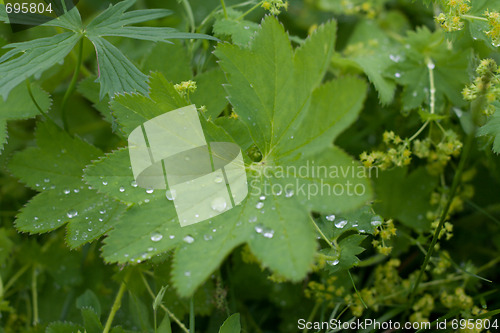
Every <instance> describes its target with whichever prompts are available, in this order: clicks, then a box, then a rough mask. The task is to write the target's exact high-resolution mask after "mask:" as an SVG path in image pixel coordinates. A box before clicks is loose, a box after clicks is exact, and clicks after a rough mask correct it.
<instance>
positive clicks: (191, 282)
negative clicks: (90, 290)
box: [84, 17, 371, 296]
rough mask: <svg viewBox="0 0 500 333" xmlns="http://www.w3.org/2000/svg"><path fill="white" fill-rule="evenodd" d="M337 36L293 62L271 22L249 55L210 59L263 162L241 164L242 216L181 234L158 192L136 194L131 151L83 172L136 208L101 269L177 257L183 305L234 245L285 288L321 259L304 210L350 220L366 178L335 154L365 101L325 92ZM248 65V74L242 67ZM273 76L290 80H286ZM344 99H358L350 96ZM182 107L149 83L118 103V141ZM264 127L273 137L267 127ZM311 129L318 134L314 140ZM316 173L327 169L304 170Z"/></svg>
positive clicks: (215, 137)
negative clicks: (218, 64)
mask: <svg viewBox="0 0 500 333" xmlns="http://www.w3.org/2000/svg"><path fill="white" fill-rule="evenodd" d="M263 36H266V38H267V37H269V36H273V38H272V41H271V42H266V41H265V40H264V39H263ZM334 37H335V24H334V23H328V24H327V25H325V26H324V27H320V28H319V29H318V30H317V32H316V33H315V34H313V35H312V36H311V37H310V39H309V40H308V41H307V42H306V43H305V45H304V46H303V47H302V48H300V49H298V50H297V51H295V52H294V51H293V50H292V47H291V45H290V41H289V40H288V38H287V35H286V33H285V32H284V30H283V28H282V27H281V26H280V24H279V23H278V21H277V20H276V19H275V18H272V17H268V18H266V19H265V20H264V22H263V24H262V28H261V29H260V30H259V32H258V33H257V35H256V37H255V40H254V44H252V45H251V46H250V49H240V48H238V47H236V46H230V45H225V44H222V45H220V46H219V51H217V54H218V55H219V56H220V57H221V59H222V62H223V66H222V67H223V69H224V70H225V71H226V75H227V76H228V78H229V83H230V84H231V87H230V89H229V91H230V93H231V102H232V103H233V106H234V107H235V111H236V113H237V114H238V116H239V119H241V122H242V123H244V125H245V126H247V127H248V128H249V130H250V133H251V135H252V137H253V140H254V142H255V143H256V144H258V145H259V147H261V150H262V151H263V152H265V153H267V154H266V155H265V157H264V160H263V161H262V162H259V163H251V162H247V177H248V181H249V192H250V193H249V196H248V197H247V198H246V200H245V201H244V202H243V203H242V204H241V205H240V206H236V207H235V208H233V209H231V210H229V211H227V212H224V213H223V214H221V215H218V216H216V217H215V218H212V219H210V220H209V221H204V222H201V223H197V224H194V225H190V226H186V227H183V228H181V227H180V224H179V221H178V218H177V216H176V213H175V209H174V207H173V203H172V202H171V201H169V200H167V199H166V198H165V190H154V191H151V190H146V189H142V188H139V187H137V185H136V184H135V183H134V177H133V175H132V171H131V169H130V160H129V156H128V152H127V150H118V151H116V152H114V153H112V154H109V155H107V156H105V157H103V158H101V159H100V160H99V161H97V162H95V163H94V164H93V165H92V166H89V167H88V168H87V169H86V171H85V176H84V179H85V180H86V181H87V183H88V184H89V185H91V186H92V187H93V188H95V189H97V190H98V191H99V192H101V193H104V194H106V195H108V196H111V197H114V198H117V199H119V200H121V201H123V202H126V203H128V204H129V205H132V206H133V207H132V208H131V209H130V210H129V211H127V213H126V214H124V215H123V217H122V218H121V220H120V223H118V224H117V225H116V226H115V227H114V229H113V230H112V231H111V232H109V237H108V238H107V239H106V240H105V243H106V244H105V246H104V248H103V255H104V258H105V259H106V260H107V261H111V262H119V263H125V262H138V261H143V260H145V259H148V258H150V257H152V256H153V255H156V254H158V253H161V252H164V251H167V250H170V249H175V248H176V252H175V257H174V265H173V271H172V279H173V281H174V285H175V286H176V287H177V289H178V291H179V293H180V294H181V295H183V296H186V295H190V294H192V293H193V292H194V290H195V289H196V288H197V287H198V286H199V285H200V284H201V283H202V282H203V281H204V280H205V279H206V278H207V277H208V276H209V275H210V274H211V272H212V271H213V270H215V269H216V268H217V267H218V266H219V265H220V263H221V262H222V260H223V259H224V258H225V257H226V256H227V255H228V254H229V253H230V252H231V251H232V250H233V249H234V248H235V247H236V246H238V245H240V244H243V243H247V244H248V245H249V247H250V249H251V250H252V252H253V253H254V254H255V255H256V257H257V258H258V259H259V260H260V262H261V263H262V264H263V266H265V267H269V268H270V269H271V270H273V271H276V272H278V273H279V274H281V275H283V276H285V277H287V278H288V279H290V280H293V281H298V280H300V279H302V278H303V277H304V276H305V275H306V274H307V272H308V270H309V269H310V265H311V263H312V262H313V259H314V252H315V250H316V241H315V232H314V228H313V227H312V222H311V218H310V211H319V212H331V210H334V211H336V212H346V211H348V210H350V209H354V208H357V207H359V206H361V205H363V204H364V203H365V202H367V201H368V200H369V199H370V197H371V189H370V184H369V182H368V181H367V179H366V177H364V176H361V177H360V176H359V174H358V173H356V172H354V173H353V172H352V171H353V170H358V168H360V169H359V170H364V169H363V168H362V167H361V166H360V165H359V164H357V163H355V162H354V160H353V159H352V158H351V157H349V156H348V155H347V154H346V153H344V152H342V151H341V150H340V149H339V148H336V147H333V146H332V141H333V140H334V138H335V137H336V136H337V135H338V134H339V133H340V132H341V131H342V130H344V129H345V128H346V127H348V126H349V125H350V124H351V123H352V122H353V121H354V120H355V119H356V117H357V115H358V113H359V111H360V109H361V107H362V102H363V100H364V96H365V92H366V85H365V84H364V83H363V82H362V81H360V80H358V79H354V78H349V77H347V78H342V79H336V80H333V81H331V82H328V83H326V84H324V85H321V82H322V80H323V76H324V75H325V72H326V68H327V65H328V57H329V56H330V54H331V52H332V50H333V43H334ZM249 52H251V55H250V54H249ZM270 55H272V56H271V57H270ZM250 56H251V59H252V61H251V63H252V66H248V64H246V65H244V66H243V65H242V66H243V67H241V66H238V65H237V64H239V63H240V61H243V60H245V59H246V60H245V61H247V60H248V59H247V58H248V57H250ZM255 59H258V60H259V61H261V62H262V63H260V62H256V61H255ZM264 60H265V61H264ZM228 63H230V64H232V65H231V66H229V65H227V64H228ZM291 63H293V64H294V65H293V66H295V69H294V70H292V71H290V68H287V67H286V64H291ZM259 66H264V67H266V68H263V69H260V70H259V71H258V73H259V75H260V76H262V77H263V78H262V79H258V75H257V72H256V73H254V71H255V69H256V68H257V67H259ZM292 68H294V67H292ZM242 71H243V72H242ZM247 71H249V72H251V73H248V72H247ZM290 72H291V73H292V74H290ZM252 75H254V76H253V77H254V79H255V81H251V82H252V87H250V85H249V83H248V82H247V81H245V78H246V77H250V76H252ZM275 75H277V77H275ZM279 75H285V76H286V77H287V78H288V80H285V81H282V80H281V79H280V78H279ZM290 75H293V76H295V78H296V79H297V80H298V82H296V80H292V79H291V77H290ZM268 76H269V77H268ZM235 78H237V79H235ZM278 81H279V82H278ZM248 88H251V89H250V91H249V90H248ZM350 90H354V92H353V93H349V91H350ZM249 92H251V95H252V96H256V97H255V98H261V101H260V102H258V103H260V105H261V106H263V107H258V108H254V106H249V105H247V104H244V103H243V101H248V102H249V103H253V101H250V100H248V98H249V97H248V95H247V94H248V93H249ZM261 93H262V96H261V95H260V94H261ZM204 98H209V97H208V96H207V97H200V101H199V103H203V104H205V103H206V102H205V101H204V100H203V99H204ZM186 103H187V102H186V100H184V99H183V98H182V97H180V95H179V94H178V93H177V91H175V89H173V86H172V84H171V83H170V82H168V81H167V80H165V79H164V78H163V77H162V76H161V75H160V74H154V75H153V76H152V77H151V79H150V93H149V98H148V97H145V96H142V95H139V94H131V95H124V96H117V97H116V98H115V100H114V101H113V102H112V109H113V111H114V116H115V117H116V119H117V122H118V123H119V125H120V127H121V130H122V131H123V132H124V134H126V135H128V134H129V133H130V132H131V131H132V130H134V129H135V128H136V127H138V126H140V125H141V124H143V123H144V122H145V121H147V120H149V119H152V118H154V117H156V116H158V115H161V114H163V113H165V112H168V111H170V110H173V109H176V108H179V107H182V106H185V105H186ZM294 114H295V116H294ZM248 117H250V118H253V119H252V121H255V122H259V125H260V128H259V129H256V126H253V125H252V124H253V123H249V121H248ZM287 117H288V118H287ZM294 117H295V118H296V120H293V118H294ZM316 118H321V119H323V122H320V119H316ZM220 119H224V118H220ZM266 119H267V121H270V124H271V125H272V126H269V124H266V122H265V120H266ZM286 119H288V120H289V121H286ZM299 119H300V121H301V122H300V121H299ZM200 121H201V123H202V126H203V129H204V131H205V135H206V138H207V141H209V142H210V141H232V139H231V138H230V137H229V136H228V135H227V133H226V132H225V131H224V129H222V128H220V127H219V126H217V125H216V124H214V123H213V122H211V121H209V120H208V121H207V120H206V119H205V118H204V117H203V116H202V115H200ZM217 124H218V125H221V126H225V125H228V124H229V126H230V125H231V124H232V123H231V122H224V121H222V122H217ZM290 124H292V125H291V126H290V128H289V129H287V127H289V125H290ZM300 124H301V125H300ZM318 126H319V129H320V130H319V131H316V132H314V131H312V128H314V127H318ZM273 128H274V130H273ZM273 131H274V132H275V133H280V134H281V135H284V134H285V135H286V136H287V137H286V139H285V138H284V137H282V138H279V137H278V136H277V135H272V132H273ZM245 133H246V132H244V131H242V132H241V133H239V134H240V135H241V137H240V138H238V142H247V141H248V140H249V138H246V139H245V138H244V136H245V135H246V134H245ZM288 136H293V137H295V139H293V138H290V137H288ZM166 144H168V143H166ZM315 166H323V167H324V168H327V169H328V168H330V169H328V172H324V171H320V172H317V171H311V169H314V168H315ZM332 166H335V167H336V168H332ZM304 168H305V169H307V168H309V171H308V172H309V174H304V173H303V172H302V171H300V170H302V169H304ZM321 170H324V169H321ZM341 170H343V172H342V171H341ZM319 186H322V187H321V191H319V189H320V187H319ZM349 186H351V191H352V190H353V188H354V187H356V186H357V187H356V188H357V189H358V190H359V191H358V193H357V194H353V193H351V194H348V193H347V191H348V189H347V187H349ZM326 188H328V190H326ZM278 189H281V190H278ZM314 189H318V191H316V192H315V191H314ZM341 189H343V190H344V191H343V192H341V191H340V190H341ZM361 190H362V191H361Z"/></svg>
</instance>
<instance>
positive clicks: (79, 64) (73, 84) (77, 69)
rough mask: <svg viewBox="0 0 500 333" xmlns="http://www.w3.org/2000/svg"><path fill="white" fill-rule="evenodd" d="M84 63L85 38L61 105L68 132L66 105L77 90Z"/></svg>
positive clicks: (80, 46) (81, 39)
mask: <svg viewBox="0 0 500 333" xmlns="http://www.w3.org/2000/svg"><path fill="white" fill-rule="evenodd" d="M82 62H83V38H80V43H79V44H78V58H77V60H76V67H75V71H74V73H73V78H72V79H71V82H70V84H69V87H68V90H66V93H65V94H64V97H63V100H62V104H61V112H62V120H63V125H64V129H65V130H66V131H67V130H68V119H67V113H66V104H67V103H68V100H69V98H70V97H71V94H73V91H74V90H75V87H76V82H77V81H78V76H79V75H80V69H81V67H82Z"/></svg>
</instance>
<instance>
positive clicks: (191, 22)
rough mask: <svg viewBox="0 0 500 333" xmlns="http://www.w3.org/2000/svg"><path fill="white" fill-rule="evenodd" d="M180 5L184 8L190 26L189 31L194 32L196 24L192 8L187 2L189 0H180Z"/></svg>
mask: <svg viewBox="0 0 500 333" xmlns="http://www.w3.org/2000/svg"><path fill="white" fill-rule="evenodd" d="M182 5H183V6H184V10H185V11H186V14H187V16H188V21H189V25H190V26H191V32H195V30H196V24H195V22H194V15H193V10H192V9H191V5H190V4H189V0H182Z"/></svg>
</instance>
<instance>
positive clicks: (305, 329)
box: [302, 302, 321, 333]
mask: <svg viewBox="0 0 500 333" xmlns="http://www.w3.org/2000/svg"><path fill="white" fill-rule="evenodd" d="M320 306H321V303H319V302H316V303H315V304H314V307H313V309H312V311H311V314H310V315H309V317H307V322H308V323H310V322H312V321H313V319H314V316H315V315H316V312H318V309H319V307H320ZM307 332H309V329H308V328H307V326H306V327H304V329H303V330H302V333H307Z"/></svg>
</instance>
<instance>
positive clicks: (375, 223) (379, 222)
mask: <svg viewBox="0 0 500 333" xmlns="http://www.w3.org/2000/svg"><path fill="white" fill-rule="evenodd" d="M370 224H371V225H372V226H374V227H378V226H379V225H381V224H382V221H380V220H379V219H377V218H375V217H374V218H372V221H371V222H370Z"/></svg>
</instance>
